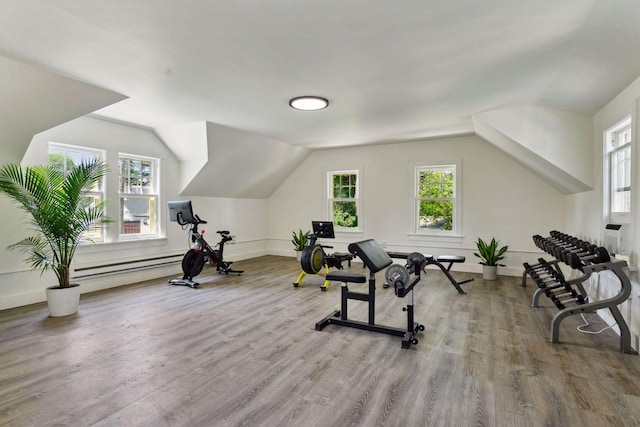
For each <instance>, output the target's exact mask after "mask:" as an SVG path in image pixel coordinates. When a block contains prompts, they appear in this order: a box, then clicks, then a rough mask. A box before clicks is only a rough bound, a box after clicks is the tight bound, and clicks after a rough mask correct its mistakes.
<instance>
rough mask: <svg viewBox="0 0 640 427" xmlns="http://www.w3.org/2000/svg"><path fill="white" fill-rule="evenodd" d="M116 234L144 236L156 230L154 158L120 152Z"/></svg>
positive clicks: (156, 160)
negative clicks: (117, 227) (118, 214)
mask: <svg viewBox="0 0 640 427" xmlns="http://www.w3.org/2000/svg"><path fill="white" fill-rule="evenodd" d="M118 163H119V164H118V169H119V171H120V172H119V180H120V185H119V193H120V194H119V198H120V204H119V208H120V218H119V223H120V235H121V236H144V235H155V234H157V232H158V223H157V221H158V219H157V210H156V209H157V206H158V176H159V175H158V170H157V169H158V163H159V161H158V159H153V158H148V157H140V156H134V155H129V154H120V156H119V161H118Z"/></svg>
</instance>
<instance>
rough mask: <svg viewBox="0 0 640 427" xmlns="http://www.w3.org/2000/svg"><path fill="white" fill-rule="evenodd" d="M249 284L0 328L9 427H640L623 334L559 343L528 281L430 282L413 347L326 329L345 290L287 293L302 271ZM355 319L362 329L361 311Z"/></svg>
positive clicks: (3, 421) (250, 275) (245, 279)
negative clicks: (459, 288) (320, 325)
mask: <svg viewBox="0 0 640 427" xmlns="http://www.w3.org/2000/svg"><path fill="white" fill-rule="evenodd" d="M238 268H243V269H244V270H245V274H244V275H242V276H240V277H238V276H223V275H218V274H216V273H215V272H214V271H213V270H212V269H207V270H205V271H204V272H203V273H202V274H201V275H200V276H199V277H198V278H199V279H200V281H201V282H202V286H201V287H200V288H198V289H191V288H187V287H179V286H170V285H168V284H167V281H166V279H163V280H155V281H150V282H145V283H140V284H137V285H132V286H126V287H120V288H117V289H111V290H108V291H103V292H97V293H92V294H88V295H83V297H82V300H81V305H80V311H79V313H78V314H77V315H73V316H69V317H67V318H57V319H54V318H49V317H48V311H47V308H46V306H45V305H44V304H36V305H33V306H29V307H22V308H16V309H11V310H6V311H3V312H0V425H7V426H9V425H10V426H49V425H72V426H90V425H91V426H92V425H96V426H340V427H343V426H471V425H474V426H509V427H512V426H547V425H548V426H604V425H611V426H637V425H640V357H639V356H634V355H625V354H622V353H620V352H619V351H618V349H619V338H618V336H617V335H615V334H614V333H613V332H610V331H606V332H604V333H603V334H601V335H595V336H593V335H585V334H582V333H580V332H578V331H576V330H575V327H576V326H577V325H579V324H580V323H582V321H581V319H580V318H579V317H574V318H570V319H567V320H565V321H564V322H563V323H562V327H561V331H560V340H561V343H560V344H550V343H549V342H548V341H549V325H550V321H551V318H552V317H553V315H554V314H555V313H556V309H555V308H554V307H553V305H552V304H551V303H549V301H545V300H544V299H543V300H542V301H541V304H542V307H540V308H537V309H535V308H531V307H530V306H529V303H530V296H531V294H532V292H533V290H534V289H533V286H530V287H528V288H522V287H521V286H520V279H519V278H516V277H499V279H498V280H497V281H495V282H485V281H483V280H482V278H481V277H480V276H476V280H475V282H472V283H469V284H466V285H464V288H465V290H466V291H467V295H459V294H458V293H457V292H456V291H455V289H454V288H453V287H452V286H451V285H450V284H449V283H448V281H447V280H446V278H445V277H444V275H443V274H442V273H441V272H439V271H438V270H429V273H428V274H427V275H426V276H423V281H422V283H421V284H419V285H418V286H417V287H416V290H415V297H414V302H415V308H416V313H415V317H416V321H418V322H420V323H422V324H424V325H425V326H426V331H424V332H423V333H421V334H420V335H419V336H418V338H419V341H420V342H419V344H418V345H417V346H411V348H410V349H402V348H401V345H400V338H398V337H393V336H388V335H383V334H376V333H373V332H367V331H361V330H356V329H352V328H346V327H339V326H334V325H329V326H328V327H326V328H325V329H324V330H322V331H315V330H314V326H315V323H316V322H318V321H320V320H321V319H322V318H324V317H325V316H326V315H328V314H329V313H330V312H332V311H333V310H335V309H338V308H339V306H340V285H339V284H338V283H332V285H331V287H330V288H329V290H328V291H327V292H321V291H320V290H319V286H320V285H321V284H322V283H323V281H324V279H323V278H322V277H319V276H307V277H306V278H305V280H304V281H303V283H302V285H301V287H300V288H297V289H295V288H293V286H292V284H291V283H292V282H293V281H294V280H295V279H296V277H297V275H298V273H299V264H298V263H297V262H296V261H295V260H294V259H292V258H284V257H276V256H267V257H261V258H257V259H253V260H247V261H243V262H239V263H238ZM352 270H353V271H356V272H362V271H363V270H362V268H361V265H360V264H357V263H354V266H353V267H352ZM454 275H456V276H457V277H458V278H460V279H462V278H465V277H467V276H468V275H467V274H461V273H454ZM114 280H116V279H114ZM382 281H383V275H382V274H381V275H380V276H379V283H380V286H378V289H377V298H378V299H377V310H376V316H377V317H376V323H379V324H384V325H389V326H396V327H404V325H405V323H406V313H404V312H403V311H402V307H403V305H404V304H406V301H405V300H403V299H399V298H397V297H395V296H394V294H393V290H392V289H382V286H381V284H382ZM366 286H367V285H354V286H351V289H352V290H362V291H365V290H366ZM349 309H350V316H349V317H350V318H353V319H357V320H363V321H364V320H366V313H367V307H366V304H365V303H362V302H357V301H355V302H352V303H350V306H349ZM587 319H588V320H589V321H590V322H594V323H595V324H594V325H593V327H592V328H593V329H594V330H597V329H600V328H601V327H602V326H603V322H602V321H600V320H599V319H598V318H597V317H596V316H594V315H588V317H587Z"/></svg>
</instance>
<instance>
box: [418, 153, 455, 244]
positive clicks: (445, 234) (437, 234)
mask: <svg viewBox="0 0 640 427" xmlns="http://www.w3.org/2000/svg"><path fill="white" fill-rule="evenodd" d="M443 169H449V170H451V171H452V173H453V197H451V198H447V199H450V200H452V202H453V218H452V229H451V230H437V229H424V228H421V227H420V201H421V200H423V198H420V197H419V195H418V191H419V182H420V181H419V177H420V172H421V171H425V170H443ZM412 177H413V206H412V215H411V216H412V222H413V233H412V234H413V235H414V236H423V237H428V238H436V239H438V238H445V239H450V238H454V239H456V241H459V239H461V238H462V162H461V161H457V162H454V163H442V164H429V163H419V164H414V168H413V175H412ZM410 234H411V233H410Z"/></svg>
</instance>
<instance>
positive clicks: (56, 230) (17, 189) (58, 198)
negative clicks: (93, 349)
mask: <svg viewBox="0 0 640 427" xmlns="http://www.w3.org/2000/svg"><path fill="white" fill-rule="evenodd" d="M107 172H108V168H107V165H106V164H105V163H104V162H102V161H99V160H94V161H90V162H87V163H81V164H80V165H76V166H74V167H73V168H72V169H70V170H69V171H67V173H66V174H65V172H63V171H62V170H60V169H59V168H57V167H55V166H52V165H36V166H29V167H26V168H25V169H24V170H23V169H22V167H21V166H20V165H18V164H7V165H5V166H3V167H2V168H1V169H0V193H3V194H5V195H7V196H8V197H9V198H10V199H11V200H13V201H14V202H15V203H16V204H17V205H18V206H19V207H20V208H21V209H22V210H23V211H25V212H26V213H27V214H28V216H29V224H31V226H32V231H33V232H34V234H33V235H32V236H29V237H27V238H25V239H23V240H20V241H19V242H17V243H14V244H12V245H10V246H9V249H18V250H20V251H22V252H24V253H26V254H27V258H26V259H25V262H27V263H29V264H30V265H31V267H32V268H33V269H40V270H41V271H42V273H44V272H45V271H47V270H52V271H53V272H54V273H55V275H56V277H57V279H58V286H51V287H48V288H47V302H48V303H49V313H50V315H51V316H52V317H60V316H67V315H70V314H73V313H75V312H76V311H78V304H79V302H80V288H79V286H78V285H77V284H72V283H71V282H70V279H71V276H70V275H71V262H72V260H73V257H74V255H75V252H76V249H77V248H78V245H79V244H80V243H81V242H82V241H83V240H87V238H86V236H85V231H87V230H89V228H90V227H92V226H95V227H100V226H101V225H103V224H106V223H108V222H111V221H112V220H110V219H109V218H108V217H107V216H106V213H105V209H106V206H107V203H108V201H102V202H99V203H96V202H95V199H93V197H91V196H89V195H88V192H89V191H90V190H91V189H92V188H93V187H94V186H95V185H96V184H97V183H98V182H99V181H100V180H101V179H102V178H103V177H104V176H105V175H106V174H107Z"/></svg>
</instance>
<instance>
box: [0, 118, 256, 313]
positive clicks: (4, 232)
mask: <svg viewBox="0 0 640 427" xmlns="http://www.w3.org/2000/svg"><path fill="white" fill-rule="evenodd" d="M49 141H53V142H58V143H62V144H72V145H79V146H84V147H91V148H100V149H106V150H107V158H111V159H117V155H118V152H126V153H130V154H137V155H144V156H152V157H157V158H160V159H161V163H162V170H163V173H162V180H161V195H162V197H163V200H164V202H166V201H168V200H181V199H189V198H190V197H188V196H182V195H180V194H178V181H179V180H178V171H179V164H178V161H177V160H176V158H175V156H174V155H173V154H172V153H171V152H170V151H169V150H168V149H167V147H166V146H165V145H164V144H163V142H162V141H161V140H160V139H159V138H158V137H157V136H156V135H155V134H154V133H153V132H151V131H149V130H146V129H140V128H135V127H130V126H124V125H120V124H116V123H112V122H108V121H104V120H99V119H96V118H90V117H83V118H79V119H76V120H73V121H71V122H68V123H66V124H64V125H61V126H58V127H55V128H53V129H50V130H48V131H46V132H43V133H41V134H38V135H36V136H35V137H34V138H33V140H32V142H31V144H30V146H29V148H28V150H27V153H26V155H25V157H24V159H23V164H38V163H46V162H48V153H47V149H48V142H49ZM116 162H117V160H116ZM116 164H117V163H116ZM113 169H114V168H113V166H112V172H111V173H110V177H109V179H108V183H109V182H111V183H114V182H115V184H113V185H117V171H114V170H113ZM0 197H2V201H1V202H0V239H1V241H2V244H1V245H0V310H1V309H6V308H11V307H16V306H20V305H26V304H31V303H35V302H40V301H44V300H45V298H46V297H45V291H44V290H45V288H46V287H47V286H51V285H54V284H56V279H55V277H54V276H53V274H46V275H45V276H44V277H41V276H40V275H39V273H34V272H33V271H30V270H29V267H28V265H27V264H25V263H24V262H22V260H23V258H24V256H23V254H22V253H19V252H16V251H9V250H7V249H6V246H7V245H8V244H11V243H13V242H16V241H18V240H20V239H22V238H23V237H26V236H27V235H28V233H27V231H26V230H25V225H24V220H23V217H22V216H16V214H17V213H19V211H17V210H16V209H15V208H14V207H13V206H12V205H10V204H9V203H8V202H4V200H6V199H5V197H4V196H0ZM116 202H117V201H112V202H111V205H110V209H112V211H111V212H110V213H109V215H110V216H111V217H112V218H117V217H118V213H117V203H116ZM193 206H194V210H195V211H196V213H197V214H198V215H200V216H201V217H202V218H203V219H205V220H207V221H208V222H209V224H207V225H206V226H203V227H202V228H205V229H206V230H207V231H208V234H207V235H206V237H207V240H209V241H210V243H215V242H217V241H218V239H217V237H219V236H218V235H217V234H216V233H215V231H216V230H221V229H228V230H230V231H231V232H232V234H235V235H236V243H235V244H232V245H229V246H227V247H226V251H225V258H226V259H230V260H241V259H246V258H250V257H254V256H260V255H264V254H265V253H266V236H267V231H266V200H247V199H223V198H206V197H199V198H193ZM19 214H20V215H22V214H21V213H19ZM159 214H160V215H161V218H160V224H161V229H162V233H161V236H160V238H158V239H153V240H144V241H133V242H110V243H105V244H99V245H97V246H94V247H82V248H80V249H79V251H78V253H77V256H76V258H75V263H74V267H76V268H78V267H84V266H95V265H101V264H105V263H114V262H120V261H128V260H131V259H141V258H150V257H156V256H165V255H174V254H181V253H183V252H185V251H186V250H187V249H188V242H187V237H186V232H185V231H183V230H182V229H181V227H180V226H179V225H178V224H176V223H171V222H169V221H168V218H167V215H166V214H167V211H166V208H161V209H160V212H159ZM180 274H181V269H180V265H179V264H171V265H168V266H166V267H164V268H155V269H148V270H140V271H137V272H133V273H127V274H118V275H109V276H104V277H98V278H94V279H83V281H82V283H81V285H82V289H83V293H86V292H90V291H94V290H98V289H105V288H110V287H115V286H121V285H125V284H129V283H135V282H139V281H142V280H149V279H152V278H157V277H164V276H167V275H180Z"/></svg>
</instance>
